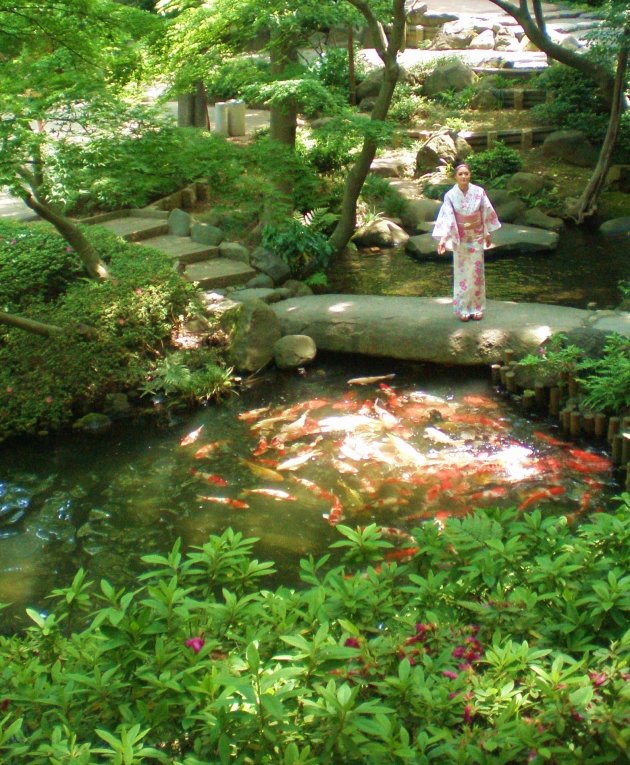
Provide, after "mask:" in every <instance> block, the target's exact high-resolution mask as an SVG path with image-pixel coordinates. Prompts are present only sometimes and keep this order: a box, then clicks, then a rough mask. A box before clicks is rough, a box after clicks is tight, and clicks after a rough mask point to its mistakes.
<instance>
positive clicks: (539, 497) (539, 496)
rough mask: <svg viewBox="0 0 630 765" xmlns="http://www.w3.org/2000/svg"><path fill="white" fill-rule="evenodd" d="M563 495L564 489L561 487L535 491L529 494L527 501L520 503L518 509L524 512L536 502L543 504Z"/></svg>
mask: <svg viewBox="0 0 630 765" xmlns="http://www.w3.org/2000/svg"><path fill="white" fill-rule="evenodd" d="M564 493H565V488H564V487H563V486H549V487H548V488H547V489H540V490H539V491H535V492H534V493H533V494H530V495H529V497H527V499H525V500H524V501H523V502H521V504H520V505H519V506H518V509H519V510H525V509H526V508H528V507H529V506H530V505H533V504H534V503H536V502H544V501H545V500H548V499H553V498H554V497H559V496H560V495H561V494H564Z"/></svg>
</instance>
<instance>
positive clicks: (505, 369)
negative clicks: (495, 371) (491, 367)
mask: <svg viewBox="0 0 630 765" xmlns="http://www.w3.org/2000/svg"><path fill="white" fill-rule="evenodd" d="M509 371H510V368H509V367H506V366H502V367H501V368H500V369H499V375H500V377H501V385H503V387H504V388H505V387H506V386H507V382H506V381H505V377H506V375H507V373H508V372H509Z"/></svg>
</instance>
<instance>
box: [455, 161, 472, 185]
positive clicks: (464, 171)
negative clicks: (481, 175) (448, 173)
mask: <svg viewBox="0 0 630 765" xmlns="http://www.w3.org/2000/svg"><path fill="white" fill-rule="evenodd" d="M455 180H456V181H457V185H458V186H459V187H460V188H465V187H466V186H468V184H469V183H470V170H469V169H468V168H467V167H466V165H462V166H461V167H458V168H457V171H456V173H455Z"/></svg>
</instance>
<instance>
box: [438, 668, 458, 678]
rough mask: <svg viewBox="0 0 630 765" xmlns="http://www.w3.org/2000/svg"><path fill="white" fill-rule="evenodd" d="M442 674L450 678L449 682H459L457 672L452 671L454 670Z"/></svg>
mask: <svg viewBox="0 0 630 765" xmlns="http://www.w3.org/2000/svg"><path fill="white" fill-rule="evenodd" d="M442 674H443V675H444V677H448V678H449V680H457V678H458V674H457V672H453V671H452V670H450V669H445V670H444V671H443V672H442Z"/></svg>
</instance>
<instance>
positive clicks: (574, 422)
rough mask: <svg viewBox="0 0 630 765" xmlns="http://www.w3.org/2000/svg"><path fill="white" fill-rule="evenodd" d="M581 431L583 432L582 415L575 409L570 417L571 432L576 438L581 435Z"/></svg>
mask: <svg viewBox="0 0 630 765" xmlns="http://www.w3.org/2000/svg"><path fill="white" fill-rule="evenodd" d="M580 430H582V413H581V412H580V411H579V410H578V409H574V410H573V411H572V412H571V414H570V415H569V432H570V433H571V435H572V436H573V437H574V438H576V437H577V436H579V435H580Z"/></svg>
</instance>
